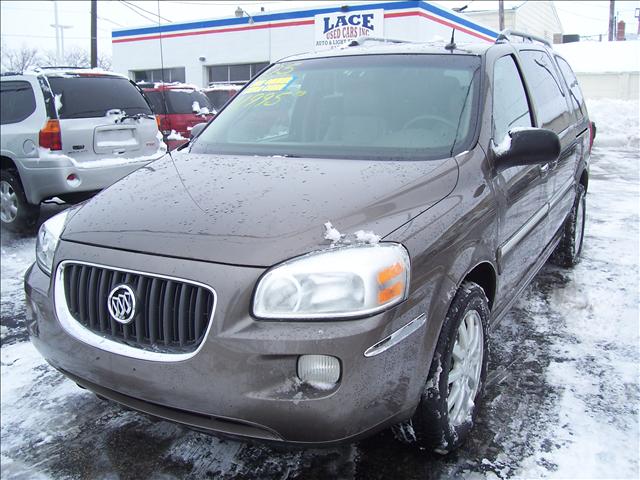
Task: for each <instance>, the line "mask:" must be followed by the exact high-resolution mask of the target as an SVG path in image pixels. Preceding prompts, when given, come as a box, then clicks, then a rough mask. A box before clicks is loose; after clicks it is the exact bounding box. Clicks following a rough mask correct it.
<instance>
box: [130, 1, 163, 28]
mask: <svg viewBox="0 0 640 480" xmlns="http://www.w3.org/2000/svg"><path fill="white" fill-rule="evenodd" d="M120 1H121V2H123V3H126V4H127V5H131V6H132V7H135V8H137V9H138V10H141V11H143V12H145V13H148V14H150V15H156V16H157V17H158V18H160V19H162V20H164V21H165V22H169V23H173V22H172V21H171V20H169V19H168V18H164V17H161V16H160V15H158V14H156V13H153V12H150V11H149V10H145V9H144V8H142V7H139V6H138V5H136V4H135V3H132V2H127V0H120Z"/></svg>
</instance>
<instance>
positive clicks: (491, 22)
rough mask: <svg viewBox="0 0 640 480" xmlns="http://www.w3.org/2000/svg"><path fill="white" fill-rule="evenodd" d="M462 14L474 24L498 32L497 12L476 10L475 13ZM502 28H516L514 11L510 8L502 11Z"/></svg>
mask: <svg viewBox="0 0 640 480" xmlns="http://www.w3.org/2000/svg"><path fill="white" fill-rule="evenodd" d="M463 13H464V15H465V16H467V17H469V18H470V19H472V20H473V21H474V22H478V23H481V24H482V25H486V26H487V27H489V28H492V29H494V30H496V31H499V30H500V20H499V18H498V11H497V10H478V11H476V12H473V11H471V12H468V13H467V12H463ZM504 28H506V29H512V30H514V29H515V28H516V15H515V10H514V9H512V8H511V9H508V10H505V11H504Z"/></svg>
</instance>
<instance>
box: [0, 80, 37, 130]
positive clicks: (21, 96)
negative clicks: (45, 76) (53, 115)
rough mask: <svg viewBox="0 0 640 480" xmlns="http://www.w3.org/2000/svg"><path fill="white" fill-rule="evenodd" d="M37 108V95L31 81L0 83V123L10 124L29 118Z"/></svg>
mask: <svg viewBox="0 0 640 480" xmlns="http://www.w3.org/2000/svg"><path fill="white" fill-rule="evenodd" d="M35 110H36V97H35V96H34V94H33V89H32V88H31V84H30V83H29V82H20V81H15V82H13V81H7V82H1V83H0V123H1V124H2V125H8V124H11V123H18V122H21V121H22V120H25V119H26V118H28V117H29V116H30V115H31V114H32V113H33V112H35Z"/></svg>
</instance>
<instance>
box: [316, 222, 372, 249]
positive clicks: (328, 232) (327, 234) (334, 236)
mask: <svg viewBox="0 0 640 480" xmlns="http://www.w3.org/2000/svg"><path fill="white" fill-rule="evenodd" d="M380 238H381V237H380V235H376V234H375V233H373V232H371V231H365V230H358V231H357V232H355V233H354V234H352V235H351V234H349V235H345V234H342V233H340V232H339V231H338V229H337V228H335V227H334V226H333V224H332V223H331V222H326V223H325V224H324V239H325V240H330V241H331V245H335V244H337V243H340V242H342V243H344V244H346V245H348V244H351V243H353V242H355V243H369V244H376V243H378V242H380Z"/></svg>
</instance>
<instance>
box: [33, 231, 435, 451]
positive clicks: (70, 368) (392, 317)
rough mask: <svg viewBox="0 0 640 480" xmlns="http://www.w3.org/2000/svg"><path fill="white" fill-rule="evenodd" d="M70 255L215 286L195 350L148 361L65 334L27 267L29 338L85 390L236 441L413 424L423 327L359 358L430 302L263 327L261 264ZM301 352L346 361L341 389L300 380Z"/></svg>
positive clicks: (327, 436) (90, 251)
mask: <svg viewBox="0 0 640 480" xmlns="http://www.w3.org/2000/svg"><path fill="white" fill-rule="evenodd" d="M74 259H82V260H89V259H90V260H91V261H92V262H94V263H98V264H102V265H106V266H122V265H126V266H127V268H131V269H132V270H140V271H145V272H148V273H150V274H154V273H155V274H158V275H162V274H164V275H171V276H173V277H179V278H184V279H187V280H193V281H197V282H201V283H204V284H207V285H210V286H212V287H213V288H214V289H215V290H216V293H217V296H218V305H217V307H216V312H215V315H214V317H213V324H212V326H211V328H210V330H209V333H208V336H207V337H206V338H205V339H204V341H203V345H202V347H201V348H200V349H199V350H198V351H197V353H196V354H195V355H194V356H192V357H191V358H188V359H186V360H183V361H178V362H167V361H151V360H145V359H140V358H131V357H127V356H123V355H119V354H116V353H112V352H109V351H106V350H103V349H100V348H98V347H96V346H93V345H90V344H87V343H85V342H83V341H81V340H79V339H77V338H75V337H74V336H72V335H70V334H69V333H68V332H67V331H66V330H65V329H64V328H63V327H62V326H61V324H60V322H59V321H58V319H57V316H56V314H55V308H54V305H53V288H52V286H51V285H50V280H49V277H47V276H45V275H44V274H43V273H42V272H41V270H40V269H39V268H38V267H37V266H34V267H33V268H31V269H30V270H29V271H28V272H27V274H26V277H25V290H26V293H27V302H28V305H29V308H28V310H29V311H30V312H31V317H32V318H31V320H30V321H29V331H30V334H31V337H32V342H33V344H34V345H35V346H36V348H37V349H38V350H39V351H40V352H41V354H42V355H43V356H44V357H45V358H46V359H47V360H48V361H49V362H50V363H51V364H52V365H53V366H54V367H56V368H57V369H59V370H61V371H62V372H63V373H65V374H66V375H67V376H69V377H70V378H72V379H73V380H74V381H76V382H77V383H78V384H80V385H82V386H84V387H85V388H89V389H90V390H94V391H96V393H99V394H100V395H102V396H105V397H107V398H111V399H112V400H115V401H118V402H120V403H123V404H125V405H128V406H130V407H132V408H134V409H138V410H141V411H145V412H147V413H151V414H153V415H157V416H160V417H163V418H167V419H169V420H172V421H176V422H180V423H184V424H187V425H191V426H193V427H196V428H199V429H204V430H208V431H213V432H219V433H222V434H227V435H232V436H243V437H252V438H258V439H263V440H272V441H284V442H288V443H298V444H333V443H340V442H345V441H352V440H355V439H357V438H360V437H362V436H365V435H367V434H369V433H373V432H374V431H377V430H379V429H381V428H384V427H386V426H390V425H392V424H394V423H397V422H399V421H401V420H404V419H406V418H408V417H409V416H410V415H411V414H412V413H413V411H414V410H415V407H416V405H417V403H418V401H419V399H420V394H421V392H422V389H423V386H424V382H425V380H426V375H427V373H428V366H429V364H430V360H431V355H432V351H433V349H432V347H433V346H434V343H435V342H434V339H433V338H431V337H432V335H431V329H430V328H427V327H428V322H427V326H423V327H422V328H420V329H418V330H416V331H415V332H413V333H412V334H411V335H409V336H407V337H406V338H404V339H403V340H402V341H401V342H400V343H398V344H397V345H395V346H393V347H392V348H389V349H386V350H384V351H382V352H381V353H380V354H377V355H374V356H370V357H365V355H364V352H365V351H366V350H367V349H368V348H369V347H371V346H372V345H374V344H376V343H377V342H379V341H380V340H382V339H384V338H385V337H387V336H388V335H389V334H390V333H391V332H393V331H395V330H397V329H399V328H400V327H402V326H403V325H405V324H406V323H408V322H409V321H410V320H412V319H414V318H416V317H418V316H420V314H421V313H423V312H426V311H428V309H427V304H426V302H427V301H428V298H427V299H425V297H424V295H420V296H421V300H420V301H417V300H414V299H413V297H410V298H409V299H408V300H407V301H406V302H404V303H403V304H401V305H398V306H397V307H395V308H393V309H391V310H389V311H387V312H385V313H382V314H379V315H376V316H373V317H369V318H365V319H360V320H350V321H332V322H267V321H257V320H255V319H253V318H252V317H251V316H250V315H249V314H248V312H249V305H250V303H249V302H250V301H251V295H252V291H253V287H254V285H255V282H256V281H257V279H258V278H259V277H260V275H261V274H262V273H263V270H262V269H259V268H246V267H237V266H228V265H220V264H212V263H205V262H198V261H193V260H183V259H173V258H165V257H157V256H151V255H143V254H138V253H130V252H121V251H114V250H110V249H103V248H97V247H93V246H87V245H81V244H74V243H71V242H64V241H63V242H61V244H60V247H59V249H58V253H57V258H56V262H59V261H62V260H74ZM422 293H424V292H422ZM302 354H325V355H332V356H335V357H337V358H339V359H340V362H341V366H342V377H341V379H340V382H339V383H338V384H337V386H336V387H335V388H333V389H332V390H327V391H324V390H318V389H314V388H312V387H310V386H308V385H306V384H301V383H300V382H299V380H298V379H297V374H296V366H297V359H298V356H299V355H302Z"/></svg>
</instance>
